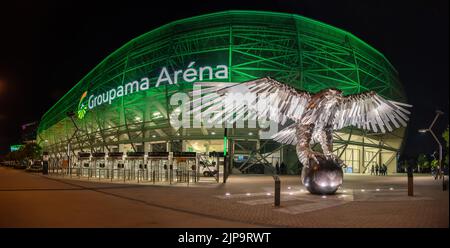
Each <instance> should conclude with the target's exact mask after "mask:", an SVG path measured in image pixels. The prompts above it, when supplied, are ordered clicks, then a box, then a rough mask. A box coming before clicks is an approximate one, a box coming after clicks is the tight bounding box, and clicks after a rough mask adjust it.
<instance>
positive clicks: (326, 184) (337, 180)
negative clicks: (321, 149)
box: [301, 156, 344, 195]
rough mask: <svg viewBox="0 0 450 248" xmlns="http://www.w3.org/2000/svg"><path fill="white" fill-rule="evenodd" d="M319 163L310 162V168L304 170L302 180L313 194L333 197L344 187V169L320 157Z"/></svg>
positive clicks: (318, 158) (312, 160)
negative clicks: (332, 195) (340, 187)
mask: <svg viewBox="0 0 450 248" xmlns="http://www.w3.org/2000/svg"><path fill="white" fill-rule="evenodd" d="M317 160H318V161H319V163H317V162H316V161H315V160H314V159H311V160H310V166H309V167H308V168H307V167H306V166H304V167H303V169H302V176H301V180H302V183H303V185H305V187H306V189H307V190H308V191H309V192H310V193H311V194H320V195H331V194H334V193H335V192H336V191H337V190H338V188H339V186H341V185H342V180H343V178H344V173H343V172H342V167H341V166H340V165H339V164H338V163H336V162H335V161H333V160H328V159H326V158H325V157H323V156H318V157H317Z"/></svg>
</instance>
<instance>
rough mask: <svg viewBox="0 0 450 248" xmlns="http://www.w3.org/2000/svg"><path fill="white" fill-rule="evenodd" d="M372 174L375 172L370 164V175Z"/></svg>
mask: <svg viewBox="0 0 450 248" xmlns="http://www.w3.org/2000/svg"><path fill="white" fill-rule="evenodd" d="M373 174H375V168H374V167H373V165H372V167H370V175H373Z"/></svg>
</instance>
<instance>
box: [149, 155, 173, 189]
mask: <svg viewBox="0 0 450 248" xmlns="http://www.w3.org/2000/svg"><path fill="white" fill-rule="evenodd" d="M147 166H148V171H147V172H148V174H147V180H149V181H152V182H154V183H155V182H169V183H172V181H173V167H172V166H171V165H170V161H169V153H168V152H149V153H148V157H147Z"/></svg>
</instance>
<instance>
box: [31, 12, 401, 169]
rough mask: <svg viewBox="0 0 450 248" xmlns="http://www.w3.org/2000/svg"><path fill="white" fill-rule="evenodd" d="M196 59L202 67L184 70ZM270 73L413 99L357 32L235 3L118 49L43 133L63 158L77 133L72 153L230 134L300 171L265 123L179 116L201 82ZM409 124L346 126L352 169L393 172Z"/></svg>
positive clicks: (249, 151)
mask: <svg viewBox="0 0 450 248" xmlns="http://www.w3.org/2000/svg"><path fill="white" fill-rule="evenodd" d="M201 68H203V71H202V69H201ZM205 68H206V69H205ZM209 68H211V71H209ZM224 68H226V71H224ZM188 69H194V70H195V71H196V75H197V76H192V75H193V74H191V76H189V74H188V76H186V77H183V75H184V74H183V73H185V72H186V71H187V70H188ZM265 76H270V77H272V78H275V79H277V80H278V81H281V82H285V83H287V84H289V85H291V86H293V87H295V88H297V89H301V90H307V91H309V92H318V91H320V90H322V89H324V88H330V87H333V88H338V89H340V90H342V91H344V93H345V94H353V93H358V92H364V91H368V90H374V91H376V92H378V94H380V95H382V96H384V97H386V98H388V99H392V100H396V101H402V102H405V101H406V99H405V95H404V92H403V90H402V86H401V84H400V82H399V79H398V73H397V71H396V70H395V69H394V68H393V66H392V65H391V64H390V63H389V61H388V60H387V59H386V58H385V57H384V56H383V55H382V54H381V53H380V52H378V51H377V50H375V49H374V48H372V47H371V46H370V45H368V44H366V43H365V42H363V41H361V40H360V39H358V38H357V37H355V36H354V35H352V34H350V33H348V32H346V31H343V30H341V29H338V28H335V27H332V26H330V25H327V24H324V23H321V22H318V21H315V20H312V19H309V18H305V17H302V16H298V15H292V14H284V13H273V12H260V11H226V12H219V13H213V14H208V15H202V16H198V17H192V18H188V19H183V20H179V21H175V22H172V23H169V24H167V25H164V26H162V27H160V28H157V29H155V30H152V31H150V32H148V33H145V34H143V35H141V36H139V37H137V38H135V39H133V40H131V41H130V42H128V43H126V44H125V45H123V46H122V47H121V48H119V49H118V50H116V51H115V52H113V53H112V54H110V55H109V56H108V57H107V58H105V59H104V60H103V61H102V62H101V63H100V64H98V65H97V66H96V67H95V68H94V69H92V70H91V71H90V72H89V73H88V74H87V75H86V76H85V77H83V78H82V79H81V80H80V81H79V82H78V83H77V84H76V85H75V86H74V87H73V88H72V89H71V90H70V91H69V92H67V93H66V94H65V95H64V96H63V97H62V98H61V99H60V100H59V101H58V102H57V103H56V104H55V105H54V106H53V107H52V108H51V109H50V110H48V111H47V112H46V113H45V114H44V116H43V117H42V119H41V122H40V126H39V129H38V142H39V143H40V144H41V145H42V146H43V148H44V150H45V151H48V152H49V154H50V156H51V157H53V158H55V159H63V158H64V157H67V153H68V149H67V147H68V144H69V143H70V151H69V153H70V154H69V156H71V157H73V159H76V156H77V154H78V152H91V153H93V152H105V153H108V152H118V151H120V152H127V151H145V152H147V151H161V150H163V151H196V152H209V151H223V150H224V142H225V141H226V142H228V147H227V153H228V154H229V155H230V156H236V158H238V157H239V159H237V160H236V164H238V163H239V166H237V168H239V169H241V170H245V169H248V168H249V167H251V166H252V164H256V163H275V161H280V160H282V161H284V162H285V163H286V164H288V170H289V171H290V172H291V173H296V172H297V166H298V161H297V158H296V155H295V149H294V147H289V146H282V145H281V144H278V143H275V142H273V141H270V140H260V139H259V138H258V130H250V129H234V130H228V134H227V138H224V130H223V129H206V128H197V129H194V128H192V129H183V130H179V131H177V132H176V131H174V129H173V128H172V127H171V126H170V123H169V118H168V115H169V114H170V113H171V112H172V111H173V108H172V106H171V105H170V97H171V96H172V95H173V94H174V93H176V92H189V91H191V90H192V84H193V83H194V82H200V81H203V82H244V81H248V80H251V79H256V78H260V77H265ZM169 78H170V79H169ZM175 80H176V83H175V82H174V81H175ZM121 89H122V94H120V92H121ZM113 95H114V98H113V97H112V96H113ZM99 96H101V97H99ZM94 105H95V106H94ZM91 107H92V108H91ZM68 112H73V113H74V114H75V115H74V116H73V117H72V118H70V117H69V116H68V114H67V113H68ZM403 133H404V129H399V130H396V131H395V132H394V133H390V134H385V135H379V134H371V133H366V132H363V131H361V130H358V129H354V128H349V129H346V130H340V131H339V132H336V133H335V144H334V148H335V153H336V154H338V155H339V156H340V157H341V158H342V159H343V160H344V161H345V162H346V163H347V164H348V166H349V169H348V171H349V172H354V173H363V172H365V173H367V172H368V168H370V167H371V165H375V164H386V165H388V168H389V171H391V172H392V171H395V170H396V155H397V152H398V151H399V149H400V147H401V143H402V139H403ZM238 160H240V161H238Z"/></svg>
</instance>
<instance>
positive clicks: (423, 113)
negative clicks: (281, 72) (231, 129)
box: [0, 0, 449, 156]
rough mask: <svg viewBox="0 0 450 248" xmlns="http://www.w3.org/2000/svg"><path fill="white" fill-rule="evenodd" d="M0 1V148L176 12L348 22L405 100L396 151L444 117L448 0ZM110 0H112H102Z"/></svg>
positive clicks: (411, 146) (427, 143) (420, 141)
mask: <svg viewBox="0 0 450 248" xmlns="http://www.w3.org/2000/svg"><path fill="white" fill-rule="evenodd" d="M5 2H6V1H1V3H0V106H1V107H0V154H3V153H5V152H7V151H9V145H11V144H16V143H18V141H19V139H20V129H21V125H22V124H25V123H27V122H32V121H36V120H39V119H40V117H41V116H42V115H43V114H44V113H45V112H46V111H47V110H48V109H49V108H50V107H51V106H52V105H53V104H54V103H55V102H56V101H57V100H58V99H59V98H60V97H62V96H63V95H64V93H65V92H67V91H68V90H69V89H70V88H72V87H73V86H74V85H75V84H76V83H77V82H78V81H79V80H80V79H81V78H82V77H83V76H84V75H86V74H87V73H88V72H89V71H90V70H91V69H92V68H94V66H95V65H97V64H98V63H99V62H100V61H102V60H103V59H104V58H105V57H106V56H107V55H108V54H110V53H111V52H113V51H115V50H116V49H117V48H119V47H120V46H122V45H123V44H125V43H126V42H127V41H129V40H131V39H132V38H135V37H137V36H139V35H141V34H143V33H145V32H148V31H150V30H152V29H154V28H157V27H159V26H161V25H163V24H166V23H168V22H171V21H175V20H177V19H181V18H186V17H191V16H195V15H200V14H206V13H211V12H215V11H222V10H232V9H242V10H270V11H279V12H287V13H295V14H300V15H303V16H306V17H310V18H313V19H316V20H319V21H323V22H325V23H327V24H330V25H332V26H336V27H339V28H342V29H344V30H347V31H349V32H351V33H353V34H354V35H356V36H357V37H359V38H361V39H362V40H364V41H365V42H367V43H368V44H371V45H372V46H373V47H375V48H376V49H378V50H379V51H380V52H381V53H383V54H384V55H385V56H386V57H387V58H388V59H389V60H390V61H391V63H392V64H393V65H394V67H395V68H396V69H397V70H398V71H399V74H400V80H401V81H402V83H403V85H404V88H405V90H406V94H407V97H408V99H409V103H411V104H413V105H414V108H413V110H412V116H411V121H410V123H409V127H408V136H407V143H406V147H405V151H404V152H405V154H406V155H408V156H411V155H414V154H416V153H423V152H426V153H432V152H433V150H435V149H437V148H436V144H435V141H434V140H433V139H432V137H431V135H429V134H425V135H422V134H419V133H418V132H417V130H418V129H419V128H425V127H428V125H429V124H430V123H431V121H432V119H433V117H434V115H435V112H434V111H435V110H436V109H440V110H442V111H444V112H445V116H444V117H443V118H441V119H439V121H438V123H437V125H436V129H435V130H436V133H438V134H439V137H440V136H441V133H442V131H443V130H444V129H445V128H446V127H447V125H448V113H449V112H448V103H449V98H448V84H449V77H448V75H449V71H448V69H449V64H448V63H449V61H448V57H449V50H448V44H449V40H448V34H449V27H448V23H449V14H448V9H449V8H448V7H449V6H448V1H447V0H423V1H393V0H389V1H361V0H360V1H349V0H348V1H345V0H342V1H319V0H314V1H313V0H310V1H300V0H298V1H262V0H260V1H255V2H248V1H243V0H241V1H230V0H228V1H218V0H215V1H183V2H181V1H160V2H159V3H155V2H156V1H142V2H133V1H129V0H127V1H120V4H119V3H118V2H117V3H116V1H107V2H95V3H94V1H90V2H85V3H83V2H82V1H61V2H63V3H61V2H59V1H54V2H51V1H10V2H12V3H5ZM111 2H114V3H111Z"/></svg>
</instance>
